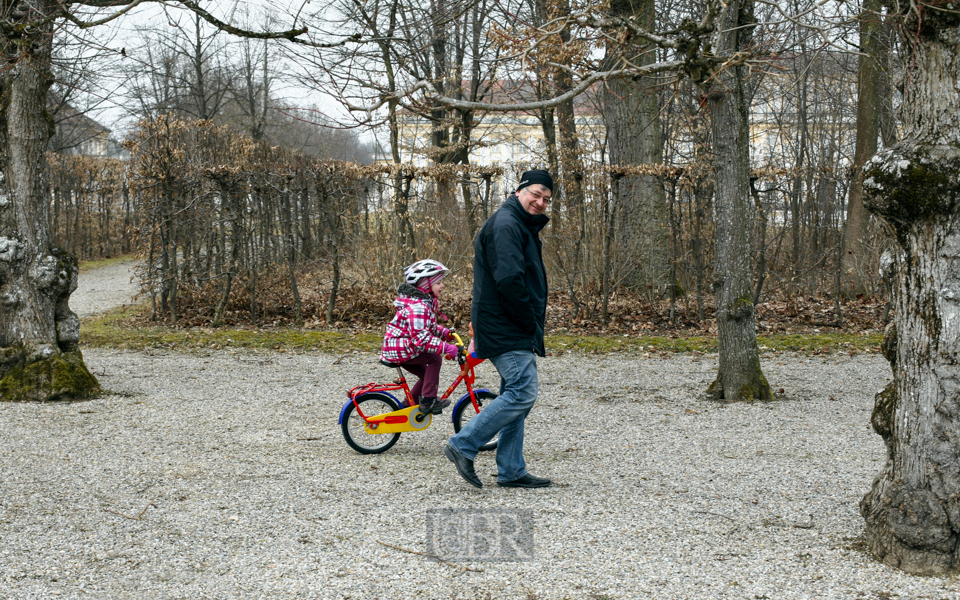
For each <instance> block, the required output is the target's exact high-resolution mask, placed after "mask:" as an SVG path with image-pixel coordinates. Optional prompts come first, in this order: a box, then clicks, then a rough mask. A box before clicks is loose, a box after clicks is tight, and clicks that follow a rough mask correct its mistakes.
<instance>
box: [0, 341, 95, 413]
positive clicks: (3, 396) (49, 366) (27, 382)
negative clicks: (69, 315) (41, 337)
mask: <svg viewBox="0 0 960 600" xmlns="http://www.w3.org/2000/svg"><path fill="white" fill-rule="evenodd" d="M11 350H13V349H11V348H6V349H5V352H4V354H5V356H4V359H5V360H9V361H11V362H13V363H14V364H16V366H13V367H12V368H10V369H9V371H7V373H6V375H5V376H4V377H3V378H2V379H0V400H3V401H7V402H27V401H36V402H46V401H48V400H62V399H80V398H89V397H92V396H96V395H97V394H99V393H100V392H101V389H100V384H99V383H98V382H97V379H96V377H94V376H93V375H92V374H91V373H90V371H89V370H88V369H87V366H86V365H85V364H84V363H83V355H82V354H81V353H80V349H79V348H75V349H73V350H69V351H67V352H49V353H47V355H46V356H35V357H32V358H30V359H27V358H26V357H24V353H23V352H19V353H18V352H15V351H11ZM8 364H9V363H8Z"/></svg>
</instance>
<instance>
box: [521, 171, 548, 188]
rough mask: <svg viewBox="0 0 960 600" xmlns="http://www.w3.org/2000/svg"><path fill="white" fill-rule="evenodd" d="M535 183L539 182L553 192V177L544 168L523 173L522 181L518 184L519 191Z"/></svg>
mask: <svg viewBox="0 0 960 600" xmlns="http://www.w3.org/2000/svg"><path fill="white" fill-rule="evenodd" d="M534 183H539V184H540V185H542V186H544V187H546V188H547V189H549V190H550V191H551V192H552V191H553V177H550V173H547V172H546V171H544V170H543V169H534V170H532V171H527V172H526V173H524V174H523V175H521V176H520V183H518V184H517V191H518V192H519V191H520V190H522V189H523V188H525V187H527V186H528V185H531V184H534Z"/></svg>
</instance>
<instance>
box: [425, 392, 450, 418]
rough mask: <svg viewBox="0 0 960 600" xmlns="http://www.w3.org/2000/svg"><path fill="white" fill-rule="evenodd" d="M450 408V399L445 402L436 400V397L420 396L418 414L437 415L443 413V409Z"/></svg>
mask: <svg viewBox="0 0 960 600" xmlns="http://www.w3.org/2000/svg"><path fill="white" fill-rule="evenodd" d="M448 406H450V399H449V398H447V399H446V400H439V401H438V400H437V397H436V396H427V397H424V396H421V397H420V412H423V413H433V414H435V415H439V414H440V413H442V412H443V409H445V408H446V407H448Z"/></svg>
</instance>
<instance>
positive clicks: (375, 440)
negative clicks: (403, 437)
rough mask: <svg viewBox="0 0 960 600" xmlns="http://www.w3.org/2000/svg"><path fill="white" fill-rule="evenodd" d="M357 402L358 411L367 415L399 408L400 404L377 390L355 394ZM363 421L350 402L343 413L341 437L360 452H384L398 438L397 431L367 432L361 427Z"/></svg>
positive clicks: (379, 413) (372, 415) (370, 415)
mask: <svg viewBox="0 0 960 600" xmlns="http://www.w3.org/2000/svg"><path fill="white" fill-rule="evenodd" d="M357 404H358V405H359V406H360V411H361V412H362V413H363V414H364V415H366V416H367V417H374V416H376V415H382V414H384V413H389V412H393V411H395V410H400V405H399V404H397V402H396V401H395V400H394V399H393V398H391V397H390V396H388V395H386V394H381V393H378V392H369V393H366V394H361V395H360V396H357ZM363 423H364V421H363V417H361V416H360V415H359V414H357V407H356V406H354V405H352V404H351V405H350V408H348V409H347V413H346V414H345V415H343V422H342V423H341V427H342V428H343V439H345V440H347V444H349V445H350V447H351V448H353V449H354V450H356V451H357V452H359V453H361V454H380V453H381V452H386V451H387V450H389V449H390V448H391V447H392V446H393V445H394V444H396V443H397V440H399V439H400V434H399V433H376V434H370V433H367V431H366V430H365V429H364V428H363Z"/></svg>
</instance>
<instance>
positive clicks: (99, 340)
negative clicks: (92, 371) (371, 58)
mask: <svg viewBox="0 0 960 600" xmlns="http://www.w3.org/2000/svg"><path fill="white" fill-rule="evenodd" d="M141 310H142V309H141V308H138V307H128V308H124V309H118V310H115V311H113V312H110V313H107V314H105V315H102V316H100V317H97V318H94V319H90V320H85V321H83V324H82V326H81V328H80V343H81V345H82V347H85V348H121V349H125V350H146V349H151V348H164V349H169V350H177V351H182V352H190V351H200V350H221V349H224V348H247V349H264V350H287V351H295V352H330V353H340V354H342V353H344V352H349V351H362V352H375V351H377V350H379V349H380V344H381V341H382V337H381V336H382V334H381V333H380V332H377V331H363V330H361V331H344V330H309V329H296V328H292V327H279V328H275V329H274V328H266V329H252V328H251V329H245V328H222V329H213V328H209V327H195V328H187V329H175V328H170V327H167V326H161V325H156V326H149V327H138V326H136V325H135V324H134V323H135V320H134V317H136V316H137V315H138V314H139V313H140V311H141ZM882 338H883V335H882V334H880V333H871V334H865V335H858V334H849V333H818V334H776V335H762V336H759V337H758V345H759V347H760V351H761V352H773V351H790V352H801V353H808V354H826V353H831V352H846V353H859V352H878V351H879V348H880V342H881V340H882ZM546 346H547V351H548V352H550V353H552V354H561V353H565V352H581V353H593V354H609V353H615V352H622V353H627V354H641V353H644V352H670V353H690V352H697V353H708V352H716V351H717V338H716V337H714V336H691V337H665V336H642V337H632V336H622V335H621V336H617V335H548V336H547V339H546Z"/></svg>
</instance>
